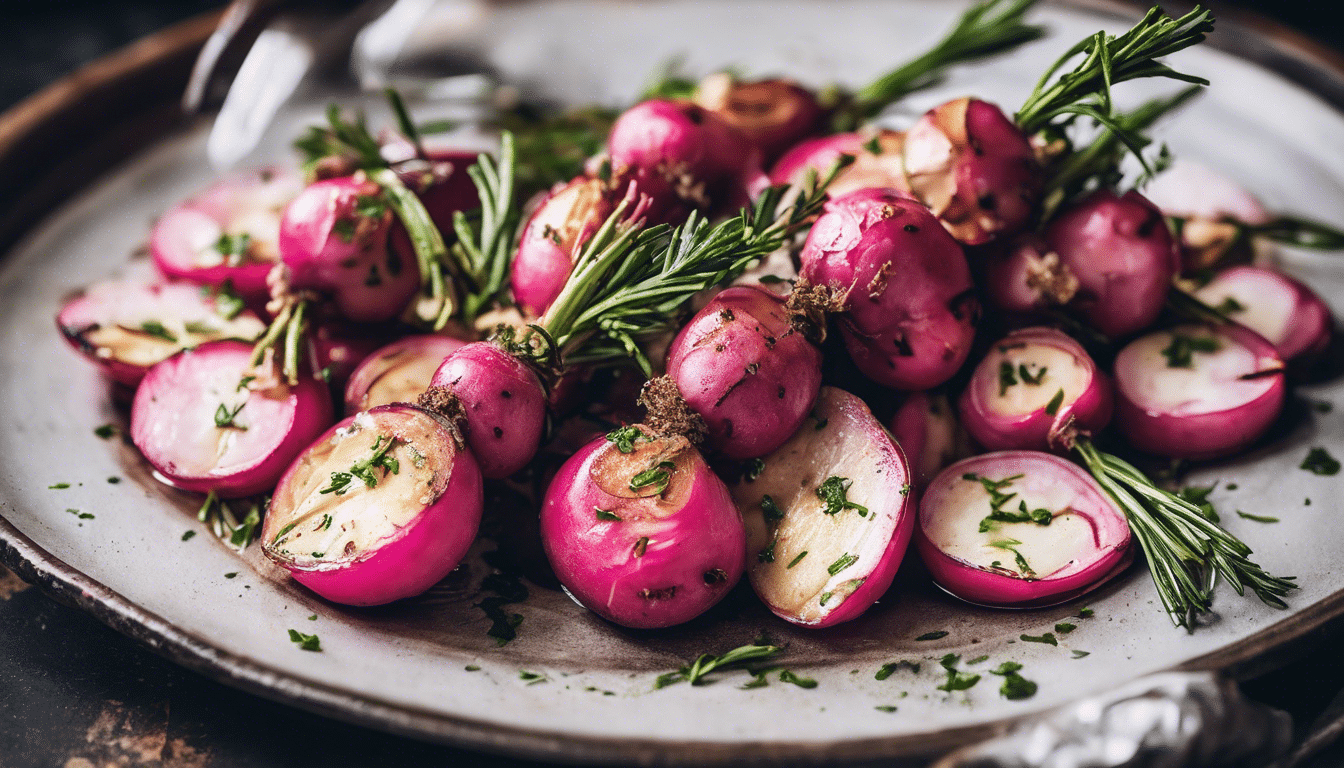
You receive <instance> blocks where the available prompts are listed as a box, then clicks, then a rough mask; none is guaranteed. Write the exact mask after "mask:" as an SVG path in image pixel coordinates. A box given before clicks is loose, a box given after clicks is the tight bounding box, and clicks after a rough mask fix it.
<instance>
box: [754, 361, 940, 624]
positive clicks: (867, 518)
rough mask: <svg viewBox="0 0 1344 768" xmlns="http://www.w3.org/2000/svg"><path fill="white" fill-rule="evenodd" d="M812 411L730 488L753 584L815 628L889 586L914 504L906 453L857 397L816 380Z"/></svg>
mask: <svg viewBox="0 0 1344 768" xmlns="http://www.w3.org/2000/svg"><path fill="white" fill-rule="evenodd" d="M813 415H814V418H815V423H814V424H812V425H808V426H804V427H803V428H802V429H799V430H798V431H797V432H796V433H795V434H794V435H793V437H792V438H791V439H790V440H789V441H788V442H787V443H785V444H784V445H783V446H781V447H780V448H779V449H778V450H776V451H775V452H773V453H771V454H769V455H767V456H765V457H764V458H762V459H760V460H758V461H757V462H755V463H754V464H749V465H748V470H747V472H746V474H745V475H744V476H743V478H742V479H741V480H740V481H739V482H737V483H735V484H734V485H733V486H732V492H733V498H734V500H735V501H736V502H737V505H738V508H739V509H740V510H742V515H743V518H744V519H745V520H746V526H747V554H748V569H747V574H748V577H749V578H750V579H751V586H752V588H753V589H755V590H756V594H757V595H758V596H760V598H761V599H762V600H763V601H764V602H765V604H766V606H767V607H769V608H770V610H771V611H773V612H774V613H775V615H776V616H779V617H780V618H782V619H784V620H786V621H789V622H792V623H794V624H801V625H803V626H809V627H818V628H819V627H828V626H831V625H834V624H838V623H840V622H843V621H849V620H851V619H854V618H857V617H858V616H859V615H860V614H862V613H863V612H864V611H866V610H868V608H870V607H871V606H872V605H873V603H874V602H876V601H877V599H878V598H880V597H882V595H883V593H885V592H886V591H887V588H888V587H890V586H891V581H892V578H893V577H894V576H895V575H896V569H897V567H898V566H899V565H900V564H901V559H902V558H903V557H904V555H905V550H906V547H907V545H908V544H909V542H910V532H911V530H912V529H913V527H914V511H915V510H914V504H913V501H912V498H911V486H910V480H911V477H910V468H909V466H908V465H907V463H906V460H905V456H904V454H903V453H902V452H901V449H900V448H899V447H898V446H897V445H896V443H895V442H893V441H892V439H891V435H889V434H888V433H887V431H886V430H885V429H884V428H883V427H882V424H881V423H880V422H878V421H877V419H875V418H873V415H872V413H871V412H869V410H868V407H867V406H866V405H864V404H863V401H862V400H860V399H859V398H857V397H855V396H853V395H851V394H849V393H848V392H844V391H842V390H839V389H835V388H834V387H822V389H821V395H820V398H819V399H818V401H817V407H816V410H815V412H814V414H813Z"/></svg>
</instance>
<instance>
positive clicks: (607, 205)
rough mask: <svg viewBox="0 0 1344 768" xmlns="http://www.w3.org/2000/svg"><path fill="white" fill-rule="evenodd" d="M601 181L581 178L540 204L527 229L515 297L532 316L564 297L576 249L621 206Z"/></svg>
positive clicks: (517, 267) (515, 265)
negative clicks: (561, 291) (562, 295)
mask: <svg viewBox="0 0 1344 768" xmlns="http://www.w3.org/2000/svg"><path fill="white" fill-rule="evenodd" d="M609 191H610V190H609V187H608V185H607V183H606V182H604V181H602V180H601V179H596V178H588V177H582V176H581V177H579V178H577V179H574V180H573V181H571V182H569V183H568V184H566V185H564V186H563V187H561V188H560V189H558V190H555V191H553V192H551V194H550V195H549V196H548V197H547V198H546V199H545V200H544V201H543V202H542V203H541V205H540V206H539V207H538V208H537V210H536V212H535V213H533V214H532V218H530V219H528V222H527V226H526V227H525V228H524V229H523V236H522V238H521V239H520V240H519V242H518V253H517V254H516V255H515V256H514V259H513V267H512V269H513V277H512V281H513V300H514V301H515V302H516V303H517V304H518V306H519V307H521V308H522V309H523V311H524V312H527V313H529V314H531V315H534V316H537V315H541V314H543V313H544V312H545V311H546V308H547V307H549V306H550V305H551V302H553V301H555V297H556V296H559V295H560V289H561V288H563V287H564V286H565V280H566V279H567V278H568V277H569V271H570V267H571V266H572V265H573V261H574V252H575V250H576V249H578V248H579V247H580V246H582V245H583V244H584V243H586V242H588V240H589V239H590V238H592V236H593V234H594V233H596V232H597V230H598V229H599V228H600V227H601V226H602V223H603V222H605V221H606V220H607V217H608V216H610V215H611V212H612V211H613V210H615V209H616V203H618V202H620V201H619V200H613V199H612V196H611V195H610V194H609Z"/></svg>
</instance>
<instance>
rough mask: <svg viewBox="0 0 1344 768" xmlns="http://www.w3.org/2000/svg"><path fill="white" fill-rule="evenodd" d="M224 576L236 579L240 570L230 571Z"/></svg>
mask: <svg viewBox="0 0 1344 768" xmlns="http://www.w3.org/2000/svg"><path fill="white" fill-rule="evenodd" d="M224 578H226V579H236V578H238V572H237V571H230V572H228V573H226V574H224Z"/></svg>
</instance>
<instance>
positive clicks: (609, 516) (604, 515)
mask: <svg viewBox="0 0 1344 768" xmlns="http://www.w3.org/2000/svg"><path fill="white" fill-rule="evenodd" d="M593 514H595V515H596V516H597V519H598V520H606V521H607V522H609V523H619V522H621V516H620V515H618V514H616V513H615V512H611V511H609V510H605V509H601V508H598V507H593Z"/></svg>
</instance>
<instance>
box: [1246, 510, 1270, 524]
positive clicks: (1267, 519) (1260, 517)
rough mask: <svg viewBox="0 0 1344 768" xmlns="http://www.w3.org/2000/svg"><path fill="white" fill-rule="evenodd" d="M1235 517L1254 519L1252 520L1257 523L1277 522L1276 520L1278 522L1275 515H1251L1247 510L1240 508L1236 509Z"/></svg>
mask: <svg viewBox="0 0 1344 768" xmlns="http://www.w3.org/2000/svg"><path fill="white" fill-rule="evenodd" d="M1237 517H1240V518H1242V519H1244V520H1254V521H1255V522H1257V523H1277V522H1279V518H1277V517H1265V516H1263V515H1252V514H1251V513H1249V512H1242V511H1241V510H1240V509H1238V510H1237Z"/></svg>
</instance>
